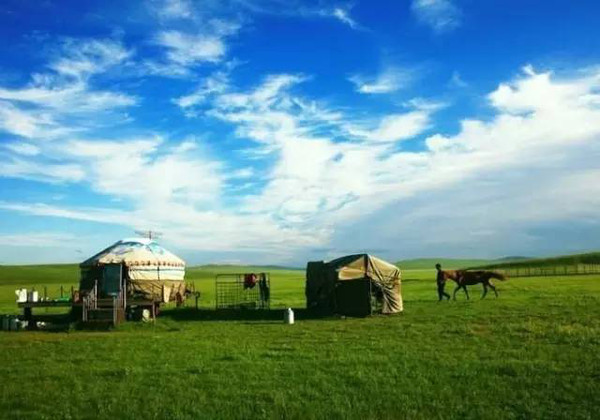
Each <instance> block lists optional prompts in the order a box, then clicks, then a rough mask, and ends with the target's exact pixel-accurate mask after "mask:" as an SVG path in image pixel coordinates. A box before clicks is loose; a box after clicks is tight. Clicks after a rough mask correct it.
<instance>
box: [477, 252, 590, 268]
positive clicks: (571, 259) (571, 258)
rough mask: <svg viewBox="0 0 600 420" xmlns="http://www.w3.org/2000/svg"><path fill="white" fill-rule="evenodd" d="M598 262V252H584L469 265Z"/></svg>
mask: <svg viewBox="0 0 600 420" xmlns="http://www.w3.org/2000/svg"><path fill="white" fill-rule="evenodd" d="M598 264H600V252H588V253H585V254H573V255H563V256H559V257H549V258H532V259H521V260H516V261H510V260H509V261H490V262H488V263H484V264H471V265H469V267H476V266H477V267H480V268H502V269H507V268H538V267H564V266H577V265H598Z"/></svg>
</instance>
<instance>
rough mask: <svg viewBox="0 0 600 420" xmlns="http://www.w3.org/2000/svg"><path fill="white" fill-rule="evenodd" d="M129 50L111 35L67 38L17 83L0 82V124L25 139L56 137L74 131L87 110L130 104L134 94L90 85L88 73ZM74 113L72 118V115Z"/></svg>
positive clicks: (96, 112)
mask: <svg viewBox="0 0 600 420" xmlns="http://www.w3.org/2000/svg"><path fill="white" fill-rule="evenodd" d="M130 55H131V53H130V52H129V51H128V50H126V49H125V48H124V47H123V46H122V45H121V44H120V43H119V42H116V41H113V40H84V41H75V40H71V39H69V40H67V41H64V42H63V43H62V44H61V49H60V54H58V55H57V56H56V57H54V58H53V60H52V61H51V62H50V64H49V65H48V67H49V68H51V69H52V70H53V71H52V72H47V73H35V74H33V75H32V77H31V82H30V83H29V84H28V85H27V86H25V87H22V88H5V87H0V130H3V131H6V132H9V133H12V134H15V135H18V136H21V137H25V138H28V139H36V140H42V139H56V138H58V137H61V136H64V135H66V134H69V133H73V132H75V131H80V130H82V129H84V128H85V126H86V124H88V123H89V119H88V118H86V117H88V116H89V115H90V114H93V115H94V117H95V120H96V123H98V122H99V120H100V118H99V117H101V115H102V113H105V112H110V111H112V110H114V109H119V108H124V107H130V106H133V105H135V104H136V103H137V98H136V97H134V96H131V95H128V94H126V93H122V92H113V91H106V90H95V89H93V88H92V87H91V84H92V80H91V79H92V76H99V75H100V74H101V73H103V72H107V71H109V70H110V69H111V68H113V67H115V66H119V65H121V64H123V63H124V61H125V60H127V59H128V58H129V57H130ZM73 117H75V119H73Z"/></svg>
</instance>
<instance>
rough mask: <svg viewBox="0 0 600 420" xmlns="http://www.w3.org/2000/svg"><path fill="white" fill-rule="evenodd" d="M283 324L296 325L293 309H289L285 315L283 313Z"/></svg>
mask: <svg viewBox="0 0 600 420" xmlns="http://www.w3.org/2000/svg"><path fill="white" fill-rule="evenodd" d="M283 322H285V323H286V324H293V323H294V311H292V308H287V309H286V310H285V311H284V313H283Z"/></svg>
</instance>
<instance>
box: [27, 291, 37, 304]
mask: <svg viewBox="0 0 600 420" xmlns="http://www.w3.org/2000/svg"><path fill="white" fill-rule="evenodd" d="M38 299H39V294H38V292H37V290H35V289H31V291H30V292H29V296H28V301H29V302H37V301H38Z"/></svg>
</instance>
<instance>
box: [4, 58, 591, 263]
mask: <svg viewBox="0 0 600 420" xmlns="http://www.w3.org/2000/svg"><path fill="white" fill-rule="evenodd" d="M306 80H307V78H306V77H304V76H302V75H290V74H281V75H272V76H270V77H267V78H265V79H264V80H263V82H262V83H260V84H258V85H257V86H256V87H254V88H252V89H248V90H245V91H244V90H235V89H234V87H232V86H231V85H227V87H226V88H225V89H224V90H223V91H215V92H210V93H207V95H206V98H204V99H203V101H204V102H203V106H206V107H207V108H209V109H210V112H209V114H208V115H213V116H215V117H217V118H219V119H220V120H221V121H224V122H227V123H229V124H232V126H233V127H234V128H235V133H236V135H237V136H239V137H240V138H243V139H244V140H251V141H252V144H251V145H250V146H247V149H245V150H244V151H248V152H249V153H251V152H255V151H256V150H261V151H262V152H264V153H266V155H263V156H262V157H261V158H259V159H257V160H256V161H255V164H252V165H248V169H247V170H237V171H236V170H235V169H231V167H230V165H228V162H223V161H219V160H215V159H214V158H213V157H211V156H210V154H208V153H206V151H205V150H204V149H203V144H202V142H197V141H195V140H189V139H188V140H185V141H184V142H182V143H180V144H179V145H178V146H176V147H174V146H173V145H172V144H171V145H169V144H166V143H165V141H164V140H162V138H160V137H150V138H141V139H124V140H122V141H116V140H105V141H98V140H96V141H92V140H73V141H71V142H68V143H66V144H65V145H64V150H63V151H62V152H61V153H62V156H69V158H68V159H70V162H71V164H77V165H80V166H81V167H82V168H85V177H84V181H81V182H86V183H88V184H89V185H90V186H91V187H92V188H93V189H94V190H95V191H96V192H100V193H102V194H107V195H110V196H112V197H117V198H120V199H122V200H124V202H125V203H127V206H126V207H127V208H130V210H112V209H85V208H68V207H56V206H47V205H44V204H34V205H29V204H25V203H6V202H4V203H0V208H2V209H5V210H12V211H19V212H24V213H27V214H38V215H48V216H54V217H66V218H74V219H79V220H93V221H98V222H104V223H118V224H122V225H124V226H131V227H134V226H135V227H139V226H140V225H144V226H145V227H152V228H157V229H163V230H166V231H167V232H168V235H167V237H166V238H165V239H166V240H167V241H170V242H172V243H174V244H176V245H177V246H178V247H181V248H186V249H194V250H205V251H208V250H220V251H222V252H230V251H233V252H245V251H248V250H255V251H261V252H264V253H267V254H268V258H269V260H270V261H275V262H285V261H290V260H292V261H298V259H300V258H301V257H300V256H298V255H303V254H302V253H303V252H304V253H305V252H307V250H310V249H313V248H322V247H329V246H330V247H333V248H335V249H340V248H341V245H340V244H342V245H343V246H345V247H346V248H348V247H354V246H360V247H361V248H363V249H364V248H365V247H378V248H389V249H391V250H393V251H395V252H399V251H398V250H399V246H400V245H399V241H398V238H401V239H402V241H401V243H402V244H407V243H423V244H426V245H427V246H430V247H431V249H435V250H438V249H439V250H443V248H441V247H442V246H444V244H446V246H448V244H456V243H460V244H461V246H464V247H465V248H463V249H470V248H468V246H475V247H478V248H479V249H483V245H486V244H487V242H489V241H490V238H493V239H496V238H498V241H500V242H501V243H503V244H508V243H511V242H510V241H511V239H510V238H509V236H510V235H509V234H507V233H506V232H510V231H511V229H517V227H518V228H519V229H522V230H523V231H524V232H525V233H523V234H519V235H517V236H518V238H519V239H520V240H523V241H524V242H527V243H532V242H531V241H535V239H532V238H534V236H535V235H533V234H530V233H529V232H528V231H527V227H530V226H532V225H534V224H536V223H553V222H555V221H564V220H572V219H573V218H576V219H577V220H590V221H592V222H593V221H596V222H597V221H598V219H597V216H596V215H595V214H596V213H595V212H596V209H597V206H598V205H600V203H598V199H597V198H596V197H600V192H598V191H596V190H597V189H598V187H597V185H600V184H598V183H593V181H592V180H593V179H595V177H597V175H598V173H597V172H598V171H597V168H596V166H594V165H596V162H597V159H598V158H599V157H600V146H599V144H600V143H598V140H599V139H600V123H599V122H598V121H600V107H599V104H600V98H599V96H600V95H599V94H598V92H599V91H600V90H599V89H600V76H599V75H598V74H597V73H593V74H585V75H580V76H578V77H575V78H569V79H564V78H563V79H558V78H556V77H555V76H553V75H552V74H550V73H541V74H539V73H535V71H534V70H533V69H531V68H527V69H526V71H525V73H524V74H523V75H522V76H520V77H519V78H517V79H516V80H514V81H511V82H509V83H503V84H500V85H499V86H498V88H497V89H495V90H494V91H493V92H491V93H490V94H489V95H488V96H487V98H488V100H489V104H490V107H491V111H492V115H491V117H488V118H486V119H485V120H484V119H476V118H471V119H465V120H463V121H461V124H460V129H459V130H458V132H456V133H454V134H443V133H435V131H434V132H433V133H432V135H431V136H429V138H428V139H427V140H426V141H425V143H424V144H423V147H422V148H421V149H419V150H415V151H407V150H401V149H399V148H398V147H396V146H395V144H394V142H397V141H400V140H403V139H407V138H412V137H414V136H416V135H418V134H421V133H423V132H424V130H425V129H428V130H433V126H432V124H433V121H432V118H431V115H432V113H433V112H435V111H436V110H437V109H439V107H440V106H441V104H438V103H432V102H428V101H426V100H423V99H419V98H417V99H415V100H412V101H409V102H408V103H407V104H405V106H407V107H409V108H410V109H409V110H408V111H407V112H405V113H398V114H392V115H386V116H383V117H382V118H379V119H378V120H374V121H371V122H365V123H364V124H356V123H355V121H354V118H352V115H349V114H348V111H347V110H345V112H344V113H341V112H339V111H336V110H333V109H330V108H328V107H327V106H324V105H323V104H320V103H317V102H315V101H311V100H308V99H306V98H303V97H301V96H299V95H297V94H295V93H294V92H295V91H296V90H297V89H295V86H297V84H299V83H302V82H304V81H306ZM353 124H355V125H358V126H359V127H360V130H359V132H358V133H355V134H353V135H351V136H348V128H349V127H350V128H352V125H353ZM245 144H248V143H245ZM232 153H235V152H233V151H232ZM236 157H237V156H236ZM68 159H67V160H68ZM232 161H235V159H232ZM244 165H245V164H244ZM240 166H241V164H239V162H236V167H238V168H239V167H240ZM242 167H244V166H242ZM245 179H250V180H252V181H255V180H257V183H256V184H254V186H253V187H252V188H249V189H248V190H244V189H237V190H235V191H236V194H239V195H236V196H227V193H228V191H229V188H228V185H229V184H228V183H231V185H233V186H236V184H235V183H236V182H239V181H240V180H245ZM240 191H247V192H245V193H240ZM557 200H558V201H560V203H556V201H557ZM365 214H372V215H373V217H374V218H376V219H377V220H375V221H373V220H370V221H369V220H363V218H364V215H365ZM382 215H385V217H383V216H382ZM511 223H513V224H514V226H511V225H510V224H511ZM374 226H375V227H374ZM165 228H166V229H165ZM361 229H362V230H361ZM374 231H376V232H378V233H377V236H376V239H375V235H374V234H372V232H374ZM361 232H362V233H361ZM505 233H506V234H505ZM344 235H347V236H344ZM349 237H354V238H356V237H360V238H361V242H360V244H358V243H357V242H356V239H354V240H349V239H348V238H349ZM206 238H210V241H207V240H206ZM440 238H442V239H440ZM444 238H451V239H452V240H447V239H444ZM453 241H454V242H453ZM473 244H475V245H473ZM494 249H501V248H494ZM475 251H477V249H475ZM466 252H468V251H466ZM297 253H299V254H297ZM294 255H296V257H294ZM294 258H296V259H294Z"/></svg>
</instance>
